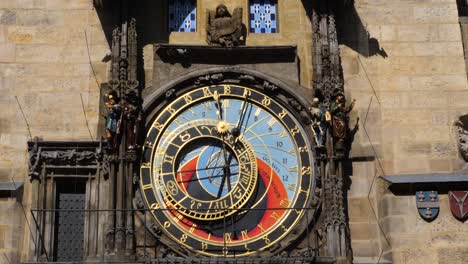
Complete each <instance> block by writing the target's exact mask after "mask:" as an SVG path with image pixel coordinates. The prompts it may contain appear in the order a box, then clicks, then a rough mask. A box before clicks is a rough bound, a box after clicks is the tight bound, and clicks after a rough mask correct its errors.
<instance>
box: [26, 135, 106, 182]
mask: <svg viewBox="0 0 468 264" xmlns="http://www.w3.org/2000/svg"><path fill="white" fill-rule="evenodd" d="M41 143H42V144H40V143H39V141H38V139H37V138H36V139H35V141H34V142H33V145H32V147H31V148H30V150H29V161H28V162H29V172H28V174H29V178H30V180H31V181H33V180H40V175H41V170H42V166H43V165H44V164H47V165H53V166H64V165H68V166H75V167H84V166H97V165H99V164H100V165H102V163H103V159H104V153H103V151H102V149H101V148H100V147H98V148H96V149H95V150H94V151H91V150H89V149H82V148H80V147H76V148H74V147H73V145H77V144H76V143H75V144H73V143H70V146H69V147H67V149H65V150H63V148H62V149H60V148H57V147H53V146H50V147H49V146H45V145H43V144H47V142H44V143H43V142H41ZM41 145H43V146H41Z"/></svg>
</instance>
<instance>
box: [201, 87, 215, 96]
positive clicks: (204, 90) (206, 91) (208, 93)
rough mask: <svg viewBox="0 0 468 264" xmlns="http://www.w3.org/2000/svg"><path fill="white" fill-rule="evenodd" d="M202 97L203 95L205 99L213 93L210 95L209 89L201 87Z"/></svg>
mask: <svg viewBox="0 0 468 264" xmlns="http://www.w3.org/2000/svg"><path fill="white" fill-rule="evenodd" d="M203 95H204V96H205V97H207V96H212V95H213V93H212V92H211V90H210V87H203Z"/></svg>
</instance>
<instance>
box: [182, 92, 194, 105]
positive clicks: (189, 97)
mask: <svg viewBox="0 0 468 264" xmlns="http://www.w3.org/2000/svg"><path fill="white" fill-rule="evenodd" d="M184 100H185V102H186V103H187V104H190V103H191V102H192V101H193V99H192V96H190V94H187V95H184Z"/></svg>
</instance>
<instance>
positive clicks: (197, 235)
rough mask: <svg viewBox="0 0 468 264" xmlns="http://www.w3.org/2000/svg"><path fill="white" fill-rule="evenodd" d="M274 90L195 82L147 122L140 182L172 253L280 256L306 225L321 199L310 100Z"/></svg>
mask: <svg viewBox="0 0 468 264" xmlns="http://www.w3.org/2000/svg"><path fill="white" fill-rule="evenodd" d="M272 86H274V87H275V91H272V89H265V86H258V85H245V84H242V83H241V82H229V81H225V82H221V83H220V84H214V85H205V84H201V83H200V84H198V85H191V86H190V87H187V88H182V89H178V90H177V92H175V91H174V90H172V91H169V93H171V99H170V100H163V101H161V102H160V104H159V105H158V107H157V110H155V111H153V113H152V115H151V116H150V117H149V118H148V121H147V134H146V138H145V140H144V142H145V143H144V148H143V151H142V162H141V167H140V187H141V191H142V195H143V196H144V199H143V200H145V201H146V205H147V207H148V208H149V210H150V213H151V215H152V217H151V221H152V222H154V223H155V225H157V226H158V230H160V231H161V233H162V236H164V237H165V239H166V241H167V242H166V243H167V244H169V245H171V244H172V245H177V247H176V249H175V251H179V252H180V251H182V252H185V254H187V255H191V254H195V255H203V256H224V257H241V256H251V255H257V256H258V255H262V256H264V255H274V254H276V253H278V252H280V251H282V250H284V249H285V248H287V247H290V246H291V243H292V242H294V241H296V240H298V239H300V238H301V235H302V234H303V233H305V231H306V229H308V228H309V227H310V224H311V222H312V220H313V219H314V214H315V212H316V210H315V207H314V205H315V204H316V203H315V202H314V200H316V199H317V197H316V195H315V192H316V189H315V186H316V166H315V158H314V155H313V151H312V150H313V146H312V142H311V140H310V139H311V138H312V135H311V133H312V132H311V129H310V127H309V125H308V123H309V120H310V119H309V118H308V116H307V115H306V114H305V113H306V112H305V111H301V110H304V109H307V105H305V104H306V103H305V104H304V105H301V103H300V102H302V103H303V102H304V101H303V100H302V101H301V100H298V99H296V98H294V92H293V91H286V90H282V89H280V88H279V87H277V86H276V85H272ZM267 88H268V87H267ZM270 88H271V87H270ZM167 94H168V93H167V92H166V95H167ZM292 101H293V102H294V103H293V104H291V102H292ZM293 106H294V107H293Z"/></svg>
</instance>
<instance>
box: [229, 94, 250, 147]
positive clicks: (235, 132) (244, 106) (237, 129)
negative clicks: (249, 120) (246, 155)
mask: <svg viewBox="0 0 468 264" xmlns="http://www.w3.org/2000/svg"><path fill="white" fill-rule="evenodd" d="M244 98H245V100H244V101H243V102H242V106H241V115H240V117H239V120H238V121H237V125H236V127H235V128H233V129H232V130H231V134H232V135H233V136H234V138H235V141H236V142H237V140H238V138H239V136H240V135H241V128H242V124H243V123H244V119H245V114H246V113H247V100H248V98H249V96H248V94H244Z"/></svg>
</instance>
